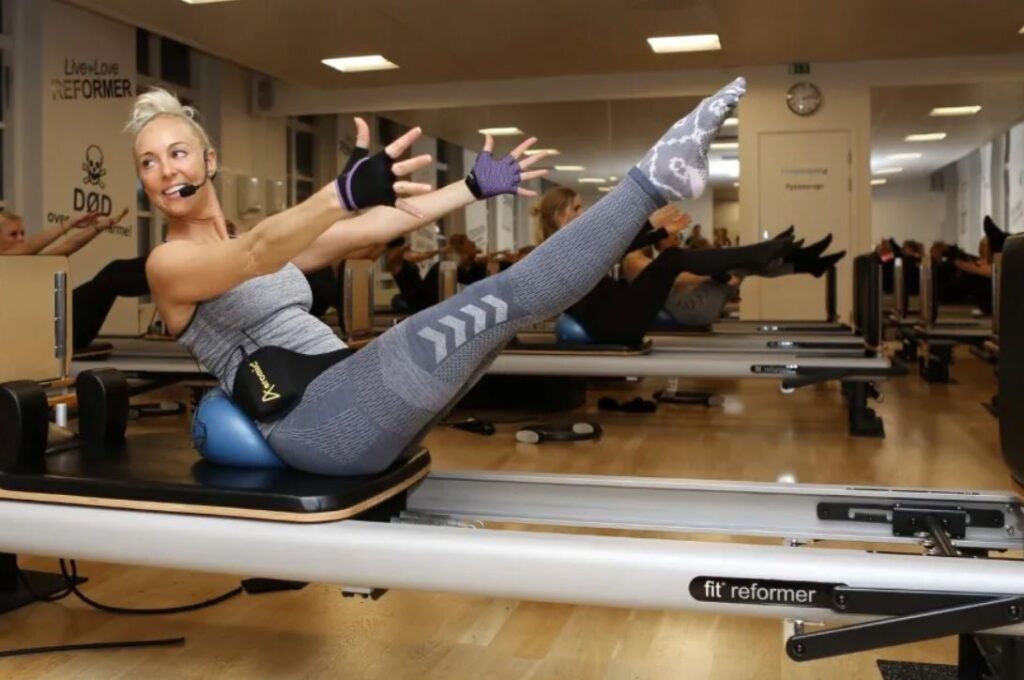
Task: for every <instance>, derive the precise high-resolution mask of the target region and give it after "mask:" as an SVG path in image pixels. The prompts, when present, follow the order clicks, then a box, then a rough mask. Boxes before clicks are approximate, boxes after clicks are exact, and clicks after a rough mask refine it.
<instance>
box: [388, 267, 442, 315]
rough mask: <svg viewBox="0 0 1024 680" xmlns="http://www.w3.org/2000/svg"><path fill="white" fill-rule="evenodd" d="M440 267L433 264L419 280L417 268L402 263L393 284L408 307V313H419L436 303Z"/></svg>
mask: <svg viewBox="0 0 1024 680" xmlns="http://www.w3.org/2000/svg"><path fill="white" fill-rule="evenodd" d="M440 267H441V265H440V264H435V265H434V266H433V267H431V268H430V269H429V270H428V271H427V275H426V276H425V277H423V278H420V268H419V267H418V266H416V265H414V264H413V263H411V262H404V261H403V262H402V267H401V268H400V269H399V270H398V273H396V274H395V283H397V284H398V290H399V292H400V293H401V295H402V298H403V299H404V300H405V303H406V304H407V305H408V307H409V310H408V311H410V312H419V311H422V310H424V309H426V308H427V307H433V306H434V305H436V304H437V303H438V300H439V299H440V292H439V291H438V276H439V272H440Z"/></svg>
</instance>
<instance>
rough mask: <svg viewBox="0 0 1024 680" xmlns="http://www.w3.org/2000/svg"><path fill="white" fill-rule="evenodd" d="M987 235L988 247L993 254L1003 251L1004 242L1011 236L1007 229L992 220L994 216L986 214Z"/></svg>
mask: <svg viewBox="0 0 1024 680" xmlns="http://www.w3.org/2000/svg"><path fill="white" fill-rule="evenodd" d="M985 236H986V237H987V238H988V247H989V249H990V250H991V251H992V253H993V254H995V253H1001V252H1003V244H1004V243H1006V237H1007V236H1009V234H1007V233H1006V232H1005V231H1003V230H1002V229H1000V228H999V226H998V225H997V224H996V223H995V222H993V221H992V218H991V217H989V216H988V215H985Z"/></svg>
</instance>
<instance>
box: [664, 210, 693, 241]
mask: <svg viewBox="0 0 1024 680" xmlns="http://www.w3.org/2000/svg"><path fill="white" fill-rule="evenodd" d="M691 222H693V219H692V218H691V217H690V215H689V213H679V216H678V217H676V218H675V219H673V220H672V221H671V222H668V223H667V224H665V225H663V226H664V228H665V231H667V232H668V235H669V236H673V235H675V234H678V233H679V232H681V231H682V230H684V229H686V228H687V227H689V226H690V223H691Z"/></svg>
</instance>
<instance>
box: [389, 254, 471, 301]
mask: <svg viewBox="0 0 1024 680" xmlns="http://www.w3.org/2000/svg"><path fill="white" fill-rule="evenodd" d="M440 276H441V263H439V262H438V263H436V264H435V265H434V266H433V267H431V268H430V269H429V270H427V274H426V276H424V277H423V278H422V279H421V278H420V268H419V267H418V266H416V265H414V264H412V263H411V262H402V267H401V269H399V270H398V273H397V274H395V277H394V278H395V283H397V284H398V290H399V291H400V292H401V294H402V298H403V299H404V300H405V302H406V304H408V305H409V311H410V312H420V311H423V310H424V309H427V308H428V307H433V306H434V305H436V304H437V303H438V302H440V301H441V288H440ZM486 277H487V268H486V267H484V266H483V265H473V266H469V267H459V269H458V273H457V280H458V282H459V283H460V284H462V285H463V286H470V285H472V284H474V283H476V282H477V281H480V280H481V279H484V278H486Z"/></svg>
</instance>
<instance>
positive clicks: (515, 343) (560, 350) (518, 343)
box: [504, 338, 654, 357]
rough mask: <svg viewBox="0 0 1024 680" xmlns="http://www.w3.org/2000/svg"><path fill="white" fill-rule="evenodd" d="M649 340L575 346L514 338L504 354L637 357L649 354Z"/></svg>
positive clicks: (650, 343)
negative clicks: (628, 343) (635, 342)
mask: <svg viewBox="0 0 1024 680" xmlns="http://www.w3.org/2000/svg"><path fill="white" fill-rule="evenodd" d="M653 347H654V345H653V343H652V342H651V341H650V340H644V341H643V342H642V343H640V344H639V345H599V344H591V345H577V344H573V343H567V342H532V341H530V340H524V339H522V338H515V339H513V340H512V341H511V342H509V343H508V345H506V346H505V350H504V351H505V353H506V354H565V355H571V356H598V357H599V356H616V357H620V356H637V355H642V354H650V353H651V349H652V348H653Z"/></svg>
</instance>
